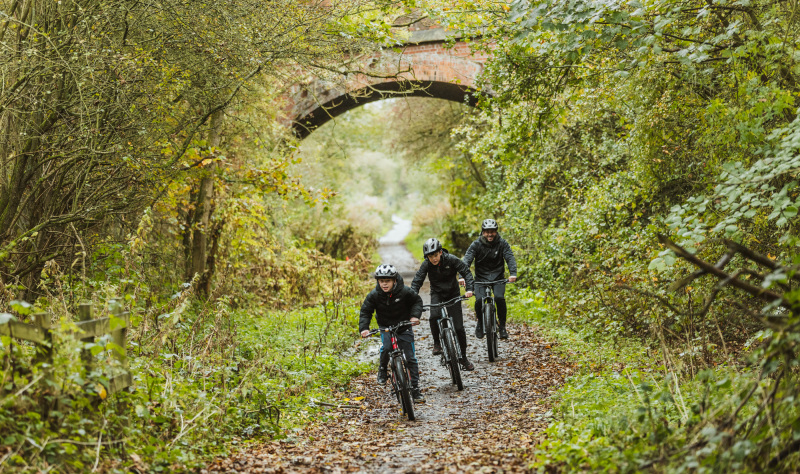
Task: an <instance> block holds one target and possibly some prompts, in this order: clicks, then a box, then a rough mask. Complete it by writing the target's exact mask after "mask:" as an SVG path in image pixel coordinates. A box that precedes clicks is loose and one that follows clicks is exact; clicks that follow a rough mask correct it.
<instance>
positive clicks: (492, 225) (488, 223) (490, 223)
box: [481, 219, 499, 232]
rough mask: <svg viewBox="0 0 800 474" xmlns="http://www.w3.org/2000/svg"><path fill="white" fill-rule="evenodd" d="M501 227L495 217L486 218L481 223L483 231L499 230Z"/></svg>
mask: <svg viewBox="0 0 800 474" xmlns="http://www.w3.org/2000/svg"><path fill="white" fill-rule="evenodd" d="M498 229H499V227H498V225H497V221H495V220H494V219H485V220H484V221H483V223H482V224H481V232H483V231H484V230H498Z"/></svg>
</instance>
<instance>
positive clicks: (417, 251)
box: [403, 227, 431, 262]
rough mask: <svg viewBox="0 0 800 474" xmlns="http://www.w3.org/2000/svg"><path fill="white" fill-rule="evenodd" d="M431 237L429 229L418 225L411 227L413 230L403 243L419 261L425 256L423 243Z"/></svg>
mask: <svg viewBox="0 0 800 474" xmlns="http://www.w3.org/2000/svg"><path fill="white" fill-rule="evenodd" d="M429 238H431V236H430V235H429V232H428V231H427V229H417V228H416V227H415V228H413V229H411V232H410V233H409V234H408V235H407V236H406V238H405V240H403V243H405V244H406V248H407V249H408V251H409V252H411V255H413V256H414V258H416V259H417V261H420V262H421V261H422V260H423V259H424V258H425V256H424V255H423V254H422V244H424V243H425V241H426V240H428V239H429Z"/></svg>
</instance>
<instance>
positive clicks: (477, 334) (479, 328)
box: [475, 321, 483, 339]
mask: <svg viewBox="0 0 800 474" xmlns="http://www.w3.org/2000/svg"><path fill="white" fill-rule="evenodd" d="M475 337H477V338H478V339H483V322H481V321H478V325H477V326H475Z"/></svg>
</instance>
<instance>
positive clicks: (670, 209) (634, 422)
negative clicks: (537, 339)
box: [441, 0, 800, 471]
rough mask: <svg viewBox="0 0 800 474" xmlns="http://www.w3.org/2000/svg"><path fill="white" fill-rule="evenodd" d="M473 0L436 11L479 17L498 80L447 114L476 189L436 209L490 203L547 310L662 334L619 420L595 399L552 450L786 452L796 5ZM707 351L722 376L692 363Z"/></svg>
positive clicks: (609, 462)
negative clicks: (581, 428) (586, 420)
mask: <svg viewBox="0 0 800 474" xmlns="http://www.w3.org/2000/svg"><path fill="white" fill-rule="evenodd" d="M471 3H473V4H474V8H475V9H474V10H471V11H470V10H469V9H468V8H464V9H461V10H460V11H454V12H452V13H447V12H442V13H441V14H443V15H446V16H448V17H449V21H450V22H452V23H455V24H466V25H469V24H470V21H474V19H475V18H476V16H481V17H482V18H483V19H484V21H485V24H489V25H490V26H489V27H487V28H486V29H484V30H483V31H482V33H483V34H484V41H483V47H486V48H491V49H492V50H493V51H494V53H495V60H494V61H493V62H491V63H490V64H489V66H488V67H487V71H486V74H485V80H486V81H487V82H488V83H489V85H490V86H491V90H493V91H494V92H495V93H496V95H495V97H492V98H490V99H487V100H486V101H485V104H484V105H485V107H483V108H482V116H480V117H477V118H475V117H472V118H468V119H466V120H463V119H462V120H460V124H461V125H460V126H459V128H458V130H457V132H456V135H455V136H456V137H458V138H459V139H460V140H459V143H458V146H459V148H460V149H461V150H462V151H463V152H464V153H465V154H467V155H468V156H469V157H470V159H471V161H473V162H476V163H478V165H479V166H480V167H481V168H480V169H481V170H482V172H483V176H484V183H485V185H486V187H485V190H482V191H480V192H479V193H478V194H479V195H480V197H479V198H478V199H477V201H475V204H474V206H475V208H476V209H472V210H471V211H468V212H465V211H460V212H454V213H452V214H451V215H450V216H449V219H450V220H451V221H462V222H463V221H468V222H473V223H475V222H477V219H475V217H476V215H475V214H478V215H480V217H483V216H493V217H496V218H498V220H499V221H500V226H501V231H502V232H503V233H504V235H505V237H507V238H509V239H510V240H511V242H512V243H513V244H515V245H516V249H517V252H518V257H517V258H518V259H519V260H521V261H522V265H521V267H522V269H523V270H522V271H523V280H524V281H525V282H526V283H528V284H529V285H531V286H533V287H534V288H538V289H541V290H545V291H546V293H545V294H546V295H547V296H546V297H547V302H548V304H549V305H550V306H551V307H552V308H553V310H554V311H556V312H557V313H558V314H559V319H558V321H559V322H560V324H564V325H567V326H568V327H571V328H574V329H575V330H576V331H581V332H586V331H587V328H592V329H593V331H595V334H596V335H597V336H595V337H599V338H600V339H601V340H613V341H617V340H622V339H623V338H625V337H635V338H639V339H640V340H641V341H642V342H643V343H644V345H645V346H646V347H649V348H652V349H655V350H657V351H658V352H659V353H660V359H661V360H660V361H659V365H660V369H659V370H658V372H660V375H658V376H656V378H655V379H654V380H653V381H652V382H653V384H654V385H653V386H651V387H650V388H648V389H647V390H653V389H655V390H656V392H655V393H652V394H649V395H648V394H647V392H646V391H645V392H642V391H639V392H637V394H636V395H635V396H636V397H637V399H636V400H634V402H633V403H632V405H631V407H636V410H640V409H641V410H644V411H642V412H640V415H637V417H638V418H625V419H617V418H616V415H615V414H614V413H607V414H603V415H602V420H600V421H598V423H597V424H595V425H593V426H594V428H592V430H589V431H587V432H586V433H577V432H575V431H571V430H569V429H567V428H568V426H569V424H568V423H567V424H565V425H562V426H564V428H565V429H563V430H561V431H559V430H558V429H554V430H553V432H552V433H551V435H552V436H553V437H554V438H556V439H558V438H561V439H563V440H564V441H567V440H571V442H572V443H573V448H574V451H573V452H571V453H566V455H565V456H563V457H561V456H562V455H563V454H564V452H563V451H561V452H560V454H559V455H558V456H557V457H556V458H553V459H551V460H556V461H560V462H561V463H565V464H566V466H569V468H573V469H574V468H580V469H597V468H600V467H602V468H604V469H620V470H637V469H644V468H654V467H656V466H658V467H659V469H666V468H667V466H669V469H678V470H692V469H701V470H705V469H710V470H715V471H718V470H729V469H745V470H755V471H760V470H763V469H766V468H769V469H783V470H791V469H792V466H796V465H797V462H798V459H797V456H796V454H794V453H795V452H796V443H795V442H794V441H793V440H794V439H795V437H796V436H797V433H798V430H797V423H796V419H797V418H796V414H797V404H796V400H797V395H798V393H797V389H796V385H797V384H796V376H795V373H796V366H797V363H798V361H797V357H796V354H795V342H793V341H795V340H796V337H797V316H796V314H797V313H796V311H795V308H797V301H798V300H797V294H796V288H797V283H796V281H795V280H794V279H793V275H794V272H795V270H794V267H793V262H794V260H795V258H796V257H795V255H796V249H795V247H796V243H797V239H796V235H797V229H796V225H797V220H796V216H797V209H798V207H797V203H796V200H797V197H798V194H797V187H796V186H797V183H796V174H797V171H798V166H797V159H798V158H797V157H798V152H800V149H799V146H798V141H797V136H798V135H797V134H796V129H797V126H798V125H797V124H798V122H797V119H796V97H797V94H798V92H800V91H798V85H797V84H798V83H797V80H798V73H800V70H798V66H797V64H798V63H797V58H798V47H799V46H800V45H798V43H797V37H798V36H797V28H798V18H797V8H796V5H795V4H794V3H791V2H777V3H773V2H757V1H756V2H750V1H748V2H741V1H732V2H727V1H720V2H692V1H683V0H681V1H677V0H665V1H657V2H649V3H642V2H639V1H636V0H632V1H626V2H605V1H601V2H590V1H586V2H584V1H573V2H549V1H541V2H538V1H537V2H534V1H528V0H517V1H514V2H512V3H511V4H510V5H505V4H502V3H492V2H471ZM478 12H479V13H478ZM473 181H477V180H473ZM473 186H474V183H473ZM460 190H461V189H460V188H458V187H452V188H451V194H450V198H451V201H459V200H463V201H464V202H471V201H472V200H474V199H475V189H474V188H472V189H468V190H465V191H464V194H461V193H460ZM454 209H455V207H454ZM476 210H477V212H476ZM473 225H474V224H473ZM659 233H662V234H666V235H668V236H670V237H671V238H672V239H673V240H674V241H675V242H677V244H678V245H677V246H675V245H673V244H670V243H669V241H668V240H666V239H662V240H661V241H659V240H658V238H657V236H658V234H659ZM722 239H729V240H724V241H723V240H722ZM665 244H668V245H669V246H665ZM684 250H686V251H685V252H684ZM723 255H724V258H722V259H721V260H720V257H721V256H723ZM718 261H719V262H718ZM717 262H718V263H717ZM715 263H717V269H714V268H712V267H714V265H715ZM702 265H705V266H702ZM704 274H709V275H713V276H714V277H716V278H708V277H705V278H698V277H700V276H702V275H704ZM768 303H771V304H768ZM765 304H766V307H765ZM776 305H778V306H782V308H779V307H778V306H776ZM719 365H724V366H726V367H728V368H729V369H730V370H731V371H733V372H732V373H733V374H734V375H733V376H732V377H733V379H732V378H730V377H729V376H728V374H725V373H709V372H708V370H709V369H713V368H714V367H716V366H719ZM608 375H609V377H606V378H604V379H602V380H601V381H600V382H599V383H600V385H597V386H595V388H593V390H597V391H595V392H593V394H594V395H595V396H597V397H599V398H600V400H605V402H601V403H600V405H599V406H598V408H599V409H600V411H603V412H606V411H609V409H610V406H611V402H612V400H615V398H614V397H613V396H611V395H610V393H611V392H609V393H608V394H606V395H603V394H602V393H603V390H607V389H606V388H602V390H601V388H600V387H601V385H602V384H605V383H607V382H608V381H609V379H610V375H611V374H610V373H609V374H608ZM618 375H619V374H618ZM618 375H617V376H618ZM625 377H628V376H627V375H625ZM631 377H632V380H631V382H632V385H633V386H634V387H635V389H636V390H639V389H638V386H639V385H640V383H641V382H642V380H639V379H637V378H636V377H637V376H636V375H635V374H634V375H631ZM731 380H734V383H732V382H731ZM620 383H623V382H622V381H620ZM589 386H590V385H588V384H587V385H585V387H589ZM681 387H684V388H681ZM691 387H694V388H691ZM683 389H685V390H686V391H689V392H691V393H692V394H693V395H691V396H688V395H687V398H688V399H691V400H692V401H691V402H689V401H684V400H683V399H682V398H681V397H682V396H681V395H680V392H679V391H678V392H676V391H677V390H683ZM703 393H705V395H702V394H703ZM695 394H701V395H697V396H695ZM684 395H686V393H684ZM704 397H705V398H704ZM656 399H657V400H659V401H658V402H657V405H658V404H662V403H663V404H665V405H664V406H657V407H653V405H652V403H651V402H653V401H654V400H656ZM572 401H573V402H576V400H575V399H574V398H573V400H572ZM576 403H577V402H576ZM604 403H608V405H604ZM585 408H587V409H589V407H585ZM662 409H663V411H660V410H662ZM634 411H635V410H633V408H632V411H631V412H627V413H629V414H632V413H633V412H634ZM623 412H625V411H624V410H623ZM595 413H599V412H595ZM598 416H601V415H598ZM625 416H627V415H625ZM606 421H607V423H606ZM604 423H605V424H604ZM606 443H607V444H606ZM600 445H603V446H606V447H607V448H609V449H607V450H606V449H605V448H603V449H594V448H593V446H600ZM565 447H566V446H565ZM625 447H630V449H628V448H625ZM554 465H555V466H558V465H559V462H555V463H554ZM562 465H563V464H562ZM610 466H615V467H614V468H611V467H610Z"/></svg>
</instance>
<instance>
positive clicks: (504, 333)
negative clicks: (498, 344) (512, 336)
mask: <svg viewBox="0 0 800 474" xmlns="http://www.w3.org/2000/svg"><path fill="white" fill-rule="evenodd" d="M497 332H499V333H500V339H508V331H506V327H505V326H500V330H499V331H497Z"/></svg>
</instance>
